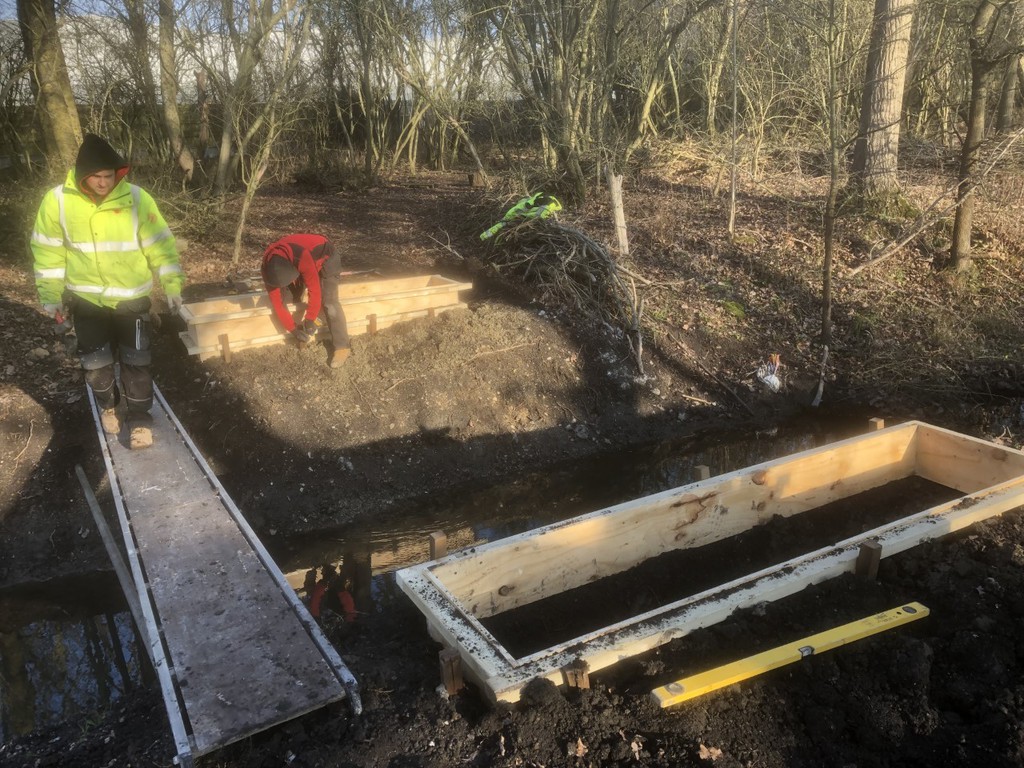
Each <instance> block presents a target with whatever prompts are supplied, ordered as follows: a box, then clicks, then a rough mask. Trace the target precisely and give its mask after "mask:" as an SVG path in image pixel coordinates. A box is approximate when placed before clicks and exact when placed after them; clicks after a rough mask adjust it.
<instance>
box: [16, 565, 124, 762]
mask: <svg viewBox="0 0 1024 768" xmlns="http://www.w3.org/2000/svg"><path fill="white" fill-rule="evenodd" d="M140 663H141V662H140V657H139V645H138V643H137V642H136V637H135V630H134V627H133V625H132V621H131V616H130V614H129V613H128V612H127V611H126V609H125V605H124V602H123V600H122V599H121V596H120V592H119V589H118V586H117V582H116V581H115V580H114V579H113V578H111V577H108V576H106V575H99V576H87V577H81V578H78V579H75V580H74V581H73V582H62V583H53V584H48V585H46V586H45V587H35V588H33V589H32V590H31V591H28V590H18V591H11V592H8V593H6V594H3V595H0V742H2V741H6V740H7V739H9V738H11V737H13V736H16V735H19V734H24V733H28V732H29V731H31V730H33V729H35V728H45V727H47V726H49V725H53V724H55V723H59V722H63V721H66V720H81V721H83V722H85V721H88V720H89V719H91V718H93V717H94V716H96V715H95V713H97V712H102V711H103V710H106V709H107V708H108V707H109V706H110V704H111V703H113V702H115V701H117V700H118V699H119V698H121V696H122V695H124V694H125V693H126V692H127V691H129V690H131V689H132V688H133V687H137V686H139V685H140V684H142V679H143V673H142V669H141V666H140Z"/></svg>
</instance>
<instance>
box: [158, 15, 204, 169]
mask: <svg viewBox="0 0 1024 768" xmlns="http://www.w3.org/2000/svg"><path fill="white" fill-rule="evenodd" d="M159 3H160V10H159V15H160V44H159V49H160V91H161V96H162V98H161V104H162V107H163V119H164V120H163V122H164V130H165V131H166V133H167V141H168V143H169V144H170V148H171V153H172V154H173V156H174V158H175V160H176V161H177V163H178V167H179V168H181V170H182V173H184V176H185V178H184V182H185V184H188V183H189V182H190V181H192V174H193V173H194V171H195V164H196V163H195V157H194V156H193V155H192V151H191V150H190V149H189V147H188V144H186V143H185V137H184V134H183V132H182V130H181V115H180V114H179V112H178V66H177V60H176V52H175V49H176V47H175V44H174V28H175V16H176V13H175V8H174V0H159Z"/></svg>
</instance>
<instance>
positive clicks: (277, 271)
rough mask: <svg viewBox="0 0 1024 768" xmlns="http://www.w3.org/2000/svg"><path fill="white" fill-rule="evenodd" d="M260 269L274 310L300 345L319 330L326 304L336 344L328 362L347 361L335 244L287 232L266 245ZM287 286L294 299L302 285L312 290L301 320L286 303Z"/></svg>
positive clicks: (306, 342)
mask: <svg viewBox="0 0 1024 768" xmlns="http://www.w3.org/2000/svg"><path fill="white" fill-rule="evenodd" d="M260 273H261V275H262V276H263V284H264V285H265V286H266V288H267V295H268V296H269V297H270V304H271V306H272V307H273V308H274V314H275V315H276V316H277V319H278V320H280V321H281V325H283V326H284V329H285V330H286V331H287V332H288V333H290V334H291V335H292V336H294V337H295V340H296V341H297V342H298V343H299V345H300V346H305V345H306V344H308V343H309V342H310V340H311V339H312V338H313V336H314V335H315V334H316V329H317V326H318V324H319V323H318V321H317V316H318V315H319V314H320V310H321V308H323V310H324V313H325V314H326V315H327V327H328V328H329V329H330V331H331V339H332V344H333V349H332V350H331V351H330V353H329V354H328V358H327V360H328V364H329V365H330V366H331V368H337V367H339V366H340V365H341V364H342V363H344V362H345V360H346V359H347V358H348V356H349V354H350V353H351V349H350V348H349V340H348V326H347V325H346V323H345V314H344V312H342V311H341V303H340V301H339V299H338V285H339V283H340V279H341V275H342V271H341V263H340V259H339V258H338V257H337V255H336V254H335V253H334V244H333V243H331V241H330V240H328V239H327V238H326V237H323V236H322V235H302V234H296V235H285V236H284V237H282V238H281V239H280V240H277V241H275V242H273V243H271V244H270V245H269V246H267V250H266V251H265V252H264V253H263V266H262V267H261V269H260ZM285 287H287V288H288V289H289V290H290V292H291V297H292V300H293V301H295V302H298V301H299V300H300V299H301V297H302V292H303V289H305V290H307V291H308V292H309V297H308V301H307V304H306V312H305V317H304V318H303V321H302V323H301V324H299V323H296V322H295V320H294V319H293V318H292V316H291V313H290V312H288V309H287V308H286V307H285V305H284V300H283V299H282V298H281V289H282V288H285Z"/></svg>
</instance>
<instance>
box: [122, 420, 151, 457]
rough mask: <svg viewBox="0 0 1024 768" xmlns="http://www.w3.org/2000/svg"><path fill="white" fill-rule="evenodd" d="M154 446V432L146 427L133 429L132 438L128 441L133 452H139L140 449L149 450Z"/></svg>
mask: <svg viewBox="0 0 1024 768" xmlns="http://www.w3.org/2000/svg"><path fill="white" fill-rule="evenodd" d="M152 444H153V430H152V429H150V428H149V427H148V426H146V425H136V426H134V427H132V432H131V436H130V438H129V441H128V446H129V447H130V448H131V449H132V450H133V451H137V450H139V449H140V448H149V446H151V445H152Z"/></svg>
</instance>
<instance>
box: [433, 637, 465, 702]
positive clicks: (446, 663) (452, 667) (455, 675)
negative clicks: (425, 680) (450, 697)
mask: <svg viewBox="0 0 1024 768" xmlns="http://www.w3.org/2000/svg"><path fill="white" fill-rule="evenodd" d="M438 659H439V660H440V663H441V681H442V682H443V683H444V689H445V690H446V691H448V693H449V694H455V693H458V692H459V691H461V690H462V688H463V686H464V683H463V682H462V659H461V658H460V657H459V652H458V651H457V650H455V649H454V648H445V649H444V650H443V651H441V653H439V654H438Z"/></svg>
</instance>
